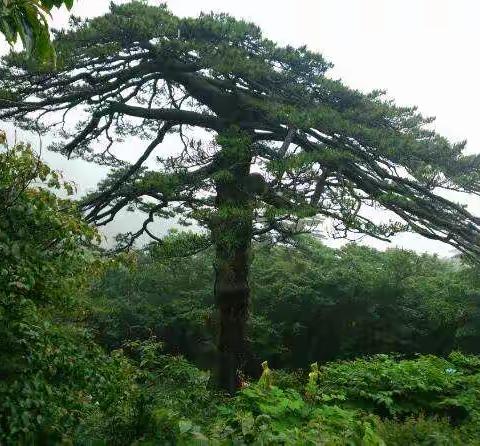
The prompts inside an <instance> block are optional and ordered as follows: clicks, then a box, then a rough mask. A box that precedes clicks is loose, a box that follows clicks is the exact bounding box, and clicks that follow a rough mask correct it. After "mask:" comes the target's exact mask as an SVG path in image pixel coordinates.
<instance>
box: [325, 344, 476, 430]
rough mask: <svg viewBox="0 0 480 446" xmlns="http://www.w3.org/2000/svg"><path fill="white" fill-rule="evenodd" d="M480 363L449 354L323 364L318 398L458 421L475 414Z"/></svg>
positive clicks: (378, 410)
mask: <svg viewBox="0 0 480 446" xmlns="http://www.w3.org/2000/svg"><path fill="white" fill-rule="evenodd" d="M479 380H480V362H479V361H478V358H477V357H468V356H463V355H461V354H460V353H452V354H451V355H450V356H449V357H448V359H443V358H438V357H435V356H432V355H428V356H419V357H418V358H417V359H412V360H396V359H395V358H393V357H390V356H387V355H377V356H374V357H373V358H371V359H357V360H354V361H343V362H335V363H331V364H327V365H325V366H323V367H321V369H320V377H319V384H318V392H317V399H318V401H319V402H323V403H327V402H328V403H329V404H331V403H334V404H338V405H340V406H341V407H346V408H359V409H362V410H366V411H368V412H371V413H376V414H378V415H380V416H386V417H407V416H419V415H421V414H426V415H437V416H445V417H448V418H450V419H451V421H452V422H456V423H459V422H461V421H463V420H464V419H466V418H467V417H474V418H475V419H479V418H478V416H479V414H480V413H479V412H478V408H479V407H480V392H479V390H480V389H479V387H478V385H479V383H480V381H479Z"/></svg>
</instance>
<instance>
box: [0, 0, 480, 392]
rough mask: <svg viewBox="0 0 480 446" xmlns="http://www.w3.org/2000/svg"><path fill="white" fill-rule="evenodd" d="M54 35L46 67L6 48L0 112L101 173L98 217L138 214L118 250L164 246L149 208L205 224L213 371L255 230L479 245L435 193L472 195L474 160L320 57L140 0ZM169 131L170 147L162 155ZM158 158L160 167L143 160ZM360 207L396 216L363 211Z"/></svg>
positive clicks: (470, 225)
mask: <svg viewBox="0 0 480 446" xmlns="http://www.w3.org/2000/svg"><path fill="white" fill-rule="evenodd" d="M54 46H55V49H56V53H57V66H56V69H55V70H50V71H48V70H46V69H45V67H41V66H35V65H34V63H33V62H32V61H31V60H27V59H26V58H25V57H24V56H23V55H22V54H15V53H12V54H10V55H9V56H7V57H5V58H4V59H3V63H2V66H1V68H0V69H1V71H0V119H12V120H14V121H15V122H16V123H17V124H18V125H20V126H22V127H23V128H26V129H34V130H36V131H40V132H41V133H47V132H55V131H57V132H59V133H60V135H61V136H62V137H63V139H64V141H65V143H64V144H57V145H56V146H52V149H54V150H57V151H59V152H61V153H63V154H65V155H66V156H69V157H81V158H83V159H85V160H89V161H92V162H98V163H102V164H105V165H108V166H111V167H112V168H113V170H112V173H111V174H110V175H109V177H108V178H107V179H106V180H105V181H103V182H102V183H101V184H100V185H99V187H98V190H97V191H96V192H95V193H93V194H90V195H89V196H87V197H86V198H85V200H84V203H83V208H84V211H85V215H86V218H87V220H88V221H90V222H93V223H95V224H97V225H104V224H106V223H108V222H109V221H111V220H113V219H114V218H115V216H116V215H117V213H118V212H119V211H120V210H122V209H125V208H129V207H134V208H136V209H137V210H140V211H142V212H145V215H146V218H145V221H144V223H143V225H142V227H141V228H140V229H139V230H138V231H136V232H131V233H128V234H125V236H124V238H123V243H124V244H123V247H125V248H128V247H131V246H132V245H133V243H134V242H135V240H136V239H137V238H138V237H140V236H141V235H143V234H147V235H149V236H150V237H152V238H153V239H154V240H156V241H158V242H159V243H161V239H160V238H159V237H158V236H156V235H155V234H154V233H153V232H152V230H151V226H150V224H151V222H152V221H154V219H155V218H160V217H173V216H176V217H177V218H178V219H179V220H180V221H181V222H184V223H188V222H192V221H194V222H196V224H198V225H199V226H201V227H203V228H205V230H206V231H205V233H206V234H207V235H206V236H205V237H204V238H201V237H200V238H198V239H201V242H200V243H199V246H198V249H203V248H205V247H206V246H209V245H213V246H214V249H215V254H216V260H215V274H216V277H215V286H214V292H215V298H216V303H217V307H218V309H219V314H220V324H219V326H220V333H219V344H218V348H219V352H220V355H219V356H220V361H219V364H220V374H219V376H220V384H221V385H222V386H223V387H224V388H226V389H228V390H230V391H233V390H234V388H235V386H236V385H237V384H238V378H237V370H238V369H241V367H242V361H243V359H242V358H243V357H244V354H245V348H246V347H245V343H246V332H245V330H246V328H245V327H246V320H247V317H248V305H249V286H248V272H249V262H250V247H251V244H252V241H253V240H256V239H259V238H265V237H269V238H270V239H272V240H274V241H287V240H289V239H291V238H292V237H293V236H294V235H295V234H298V233H304V232H308V231H312V230H315V228H318V227H319V226H318V225H319V222H321V221H322V220H323V221H326V222H331V224H332V229H333V231H334V233H335V235H336V236H346V235H347V234H352V233H361V234H368V235H370V236H373V237H376V238H379V239H382V240H388V239H389V238H390V237H391V236H392V235H394V234H395V233H397V232H400V231H406V230H410V231H415V232H417V233H420V234H422V235H424V236H426V237H428V238H431V239H435V240H441V241H444V242H447V243H449V244H451V245H452V246H454V247H455V248H457V249H458V250H460V251H461V252H463V253H465V255H467V256H470V257H472V258H475V257H476V256H477V255H478V254H479V252H480V247H479V245H478V235H479V230H480V226H479V223H480V220H479V219H478V218H477V217H475V216H474V215H472V214H471V213H469V212H468V210H467V209H466V208H465V207H464V206H462V205H460V204H456V203H454V202H452V201H449V200H447V199H445V198H444V197H443V195H442V191H445V190H455V191H460V192H467V193H473V194H475V193H478V192H479V176H478V169H477V166H478V164H479V159H480V158H478V157H477V156H473V155H470V156H467V155H464V154H463V149H464V146H465V143H458V144H452V143H450V142H449V141H448V140H447V139H445V138H444V137H442V136H440V135H438V134H436V133H435V132H434V131H432V130H431V128H430V126H429V124H430V123H431V122H432V119H431V118H425V117H423V116H422V115H421V114H419V113H418V112H417V110H416V109H415V108H407V107H399V106H397V105H395V103H394V102H393V101H391V100H389V99H387V98H386V96H385V93H384V92H382V91H373V92H371V93H368V94H363V93H361V92H359V91H356V90H352V89H350V88H348V87H346V86H345V85H343V84H342V83H341V82H340V81H335V80H332V79H331V78H329V77H328V76H327V71H328V69H329V68H330V67H331V64H330V63H328V62H326V61H325V60H324V58H323V57H322V56H321V55H319V54H316V53H313V52H311V51H309V50H308V49H307V48H305V47H301V48H293V47H290V46H287V47H280V46H278V45H276V44H275V43H274V42H272V41H270V40H268V39H266V38H264V37H262V33H261V30H260V29H259V28H258V27H257V26H255V25H253V24H250V23H246V22H244V21H238V20H235V19H234V18H232V17H230V16H228V15H224V14H220V15H216V14H203V15H201V16H200V17H198V18H178V17H176V16H174V15H173V14H172V13H171V12H169V10H168V9H167V8H166V6H159V7H155V6H149V5H147V4H146V3H145V2H140V1H133V2H131V3H128V4H124V5H121V6H115V5H112V6H111V10H110V12H109V13H108V14H106V15H105V16H102V17H98V18H95V19H91V20H80V19H76V18H75V19H72V21H71V25H70V28H69V29H68V30H63V31H57V32H56V34H55V39H54ZM131 136H135V137H139V138H140V140H143V141H146V142H145V148H144V149H142V151H141V152H142V153H141V155H140V156H139V157H138V160H137V161H136V162H135V163H133V164H128V163H126V162H125V161H123V160H122V159H121V158H119V157H117V156H115V155H114V154H112V152H111V150H110V149H112V148H117V147H120V146H119V142H120V141H122V140H123V139H125V138H128V137H131ZM173 138H176V140H178V141H179V142H180V143H181V149H180V150H179V151H178V152H177V153H175V154H174V155H171V154H170V155H169V156H165V155H162V153H161V151H159V150H158V148H159V147H160V146H162V143H163V146H165V145H166V142H171V141H172V140H173ZM164 139H165V140H166V141H165V142H164ZM129 141H130V140H129ZM136 141H137V140H136ZM136 144H137V143H135V145H136ZM134 149H135V150H137V147H134V146H133V144H132V145H131V148H130V149H129V150H132V151H133V150H134ZM117 151H118V150H117ZM155 156H156V158H157V161H158V168H157V169H152V168H147V167H146V162H147V159H149V158H150V159H152V158H154V157H155ZM371 205H376V206H379V207H380V208H382V209H384V210H387V211H390V213H391V215H394V214H396V216H398V217H399V219H394V220H392V221H390V222H389V223H381V222H378V221H376V220H375V219H371V218H369V217H368V214H367V213H366V212H365V209H366V207H368V206H371ZM192 251H195V249H192Z"/></svg>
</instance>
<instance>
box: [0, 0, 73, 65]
mask: <svg viewBox="0 0 480 446" xmlns="http://www.w3.org/2000/svg"><path fill="white" fill-rule="evenodd" d="M61 6H66V7H67V8H68V9H71V8H72V6H73V0H2V1H1V2H0V32H1V33H2V34H3V35H4V36H5V38H6V39H7V42H8V43H9V44H10V45H13V44H14V43H15V42H16V41H17V39H18V37H19V36H20V40H21V41H22V43H23V46H24V48H25V51H26V53H27V55H28V57H31V58H33V59H34V60H36V62H37V63H38V64H39V66H41V65H42V64H47V65H51V66H54V65H55V60H56V54H55V49H54V47H53V45H52V42H51V41H50V34H49V29H48V23H47V16H48V15H49V13H50V11H51V9H52V8H53V7H57V8H60V7H61Z"/></svg>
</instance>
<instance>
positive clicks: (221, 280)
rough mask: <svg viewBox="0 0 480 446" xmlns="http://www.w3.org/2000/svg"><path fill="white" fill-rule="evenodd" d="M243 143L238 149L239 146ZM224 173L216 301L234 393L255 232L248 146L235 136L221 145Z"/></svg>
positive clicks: (217, 223) (224, 366)
mask: <svg viewBox="0 0 480 446" xmlns="http://www.w3.org/2000/svg"><path fill="white" fill-rule="evenodd" d="M239 144H240V147H239ZM220 162H221V163H222V164H224V166H225V170H224V175H221V176H220V178H217V180H216V192H217V196H216V213H215V216H214V217H213V218H212V221H211V230H212V237H213V241H214V244H215V265H214V266H215V287H214V293H215V302H216V306H217V309H218V312H219V339H218V351H219V364H218V381H219V385H220V387H221V388H223V389H224V390H226V391H228V392H229V393H233V392H234V391H235V390H236V389H237V388H238V386H239V375H238V373H239V371H240V370H241V369H242V368H243V362H244V360H245V349H246V323H247V319H248V307H249V297H250V289H249V284H248V273H249V266H250V259H249V258H250V246H251V239H252V230H253V223H252V222H253V208H252V203H251V197H250V196H249V194H248V193H247V192H246V191H245V188H244V187H243V185H244V184H245V183H246V179H247V177H248V176H249V173H250V163H251V154H250V148H249V147H248V146H247V147H241V139H239V140H236V139H235V138H233V143H232V147H230V144H229V143H227V144H225V145H222V156H221V160H220Z"/></svg>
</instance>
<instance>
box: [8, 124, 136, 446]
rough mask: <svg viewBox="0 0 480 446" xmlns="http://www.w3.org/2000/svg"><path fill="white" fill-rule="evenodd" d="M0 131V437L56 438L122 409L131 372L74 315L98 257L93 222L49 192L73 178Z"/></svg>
mask: <svg viewBox="0 0 480 446" xmlns="http://www.w3.org/2000/svg"><path fill="white" fill-rule="evenodd" d="M0 136H1V138H0V144H3V146H4V149H3V150H2V151H1V152H0V203H1V204H0V217H1V218H0V251H1V260H0V337H1V339H2V342H1V344H0V377H1V380H0V442H1V443H2V444H36V443H44V442H60V441H61V440H62V439H63V437H65V436H67V437H70V436H72V435H74V432H76V431H81V430H83V429H85V428H86V426H88V425H89V424H92V421H91V420H92V419H97V418H100V419H103V420H106V419H108V418H109V416H110V415H109V411H111V410H112V409H113V408H114V410H115V411H116V413H117V414H122V413H123V412H128V411H129V410H131V409H130V403H131V401H132V400H134V398H135V393H136V388H135V385H134V378H135V371H134V369H133V368H132V366H131V365H129V364H128V362H127V361H126V360H125V359H124V358H122V356H121V355H117V354H112V355H108V354H107V353H105V352H104V351H102V349H101V348H100V347H99V346H98V344H96V343H94V342H93V341H92V339H91V336H90V335H89V334H88V332H87V331H85V330H84V329H83V328H81V326H80V325H79V324H78V322H80V320H81V318H82V308H83V303H82V299H83V297H82V290H83V289H84V288H85V285H86V284H87V278H88V275H89V274H91V273H92V269H93V268H99V269H100V268H101V265H100V262H99V260H98V259H97V256H96V255H95V254H94V251H93V248H92V247H91V244H92V242H93V241H95V239H96V237H97V233H96V231H95V230H94V229H92V228H91V227H89V226H88V225H86V224H85V223H84V222H83V221H82V220H81V219H80V216H79V213H78V211H77V209H76V206H75V204H74V203H73V202H71V201H69V200H67V199H63V198H59V197H58V196H57V195H55V194H54V193H53V192H52V190H56V192H57V193H59V194H60V193H63V194H69V193H71V192H72V186H71V185H70V184H69V183H66V182H64V181H63V180H62V178H61V176H60V175H59V174H58V173H57V172H55V171H53V170H51V169H50V168H49V167H48V166H46V165H45V164H44V163H43V162H42V161H41V160H40V159H38V158H37V156H35V154H34V153H33V151H32V149H31V148H30V147H29V146H26V145H23V144H17V145H16V146H14V147H12V148H8V147H7V145H6V139H5V137H4V134H3V133H0ZM67 320H68V321H69V323H67V322H66V321H67Z"/></svg>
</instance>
